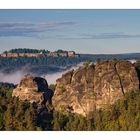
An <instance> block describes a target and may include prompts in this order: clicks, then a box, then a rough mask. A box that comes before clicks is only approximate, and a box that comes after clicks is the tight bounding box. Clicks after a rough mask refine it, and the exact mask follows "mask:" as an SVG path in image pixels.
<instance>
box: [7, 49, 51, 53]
mask: <svg viewBox="0 0 140 140" xmlns="http://www.w3.org/2000/svg"><path fill="white" fill-rule="evenodd" d="M7 52H9V53H49V52H50V51H48V50H38V49H28V48H23V49H22V48H18V49H11V50H9V51H5V53H7Z"/></svg>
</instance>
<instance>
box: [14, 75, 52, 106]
mask: <svg viewBox="0 0 140 140" xmlns="http://www.w3.org/2000/svg"><path fill="white" fill-rule="evenodd" d="M12 96H15V97H18V98H19V99H20V100H23V101H24V100H27V101H30V102H31V103H33V102H36V103H39V104H42V103H46V101H47V100H48V101H49V102H51V97H52V96H53V94H52V93H51V92H50V90H49V89H48V83H47V81H46V80H45V79H44V78H41V77H33V76H31V75H26V76H24V78H23V79H22V80H21V82H20V84H19V85H18V86H17V87H16V88H15V89H14V90H13V93H12Z"/></svg>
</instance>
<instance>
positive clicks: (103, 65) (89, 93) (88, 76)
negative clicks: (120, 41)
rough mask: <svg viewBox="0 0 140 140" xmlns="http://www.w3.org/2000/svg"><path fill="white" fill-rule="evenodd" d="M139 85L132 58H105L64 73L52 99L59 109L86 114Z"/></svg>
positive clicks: (107, 104)
mask: <svg viewBox="0 0 140 140" xmlns="http://www.w3.org/2000/svg"><path fill="white" fill-rule="evenodd" d="M138 89H139V80H138V75H137V72H136V70H135V67H134V66H133V64H131V62H129V61H116V60H112V61H102V62H99V63H97V64H96V65H94V64H91V65H87V66H83V67H81V68H78V69H77V70H75V71H70V72H68V73H66V74H64V75H63V76H62V77H61V78H60V79H58V80H57V83H56V89H55V93H54V96H53V98H52V102H53V106H54V108H55V110H57V111H59V110H61V108H63V109H64V108H65V110H68V111H71V112H74V113H78V114H82V115H84V116H85V115H86V114H88V112H91V111H94V110H95V109H100V108H106V107H107V106H110V105H112V104H114V102H115V101H117V100H118V99H120V98H122V97H123V96H124V94H126V93H127V92H130V91H136V90H138Z"/></svg>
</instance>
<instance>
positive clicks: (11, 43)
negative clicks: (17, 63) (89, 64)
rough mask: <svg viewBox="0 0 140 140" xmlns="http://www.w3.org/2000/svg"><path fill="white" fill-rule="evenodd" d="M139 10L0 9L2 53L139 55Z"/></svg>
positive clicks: (0, 46)
mask: <svg viewBox="0 0 140 140" xmlns="http://www.w3.org/2000/svg"><path fill="white" fill-rule="evenodd" d="M139 17H140V10H0V52H2V51H4V50H8V49H12V48H37V49H48V50H50V51H54V50H58V49H64V50H75V51H76V52H78V53H93V54H110V53H113V54H114V53H132V52H140V18H139Z"/></svg>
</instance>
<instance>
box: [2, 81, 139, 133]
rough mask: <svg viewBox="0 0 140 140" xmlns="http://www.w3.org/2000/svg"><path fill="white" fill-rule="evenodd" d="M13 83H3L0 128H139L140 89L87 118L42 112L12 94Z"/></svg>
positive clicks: (80, 129) (64, 113)
mask: <svg viewBox="0 0 140 140" xmlns="http://www.w3.org/2000/svg"><path fill="white" fill-rule="evenodd" d="M13 88H14V86H11V85H9V84H2V83H1V84H0V101H1V102H0V130H28V131H30V130H39V131H40V130H56V131H61V130H64V131H87V130H89V131H96V130H109V131H112V130H140V91H138V92H131V93H128V94H126V95H125V97H124V98H123V99H120V100H118V101H117V102H116V103H115V104H114V105H113V106H110V108H108V109H106V110H96V111H94V112H90V113H89V114H88V115H87V116H86V117H83V116H81V115H77V114H72V113H68V112H65V110H62V111H61V112H55V111H53V112H49V111H47V113H46V114H44V115H43V116H41V115H39V112H38V110H37V109H36V104H31V103H29V102H22V101H19V100H18V98H13V97H11V93H12V90H13Z"/></svg>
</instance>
